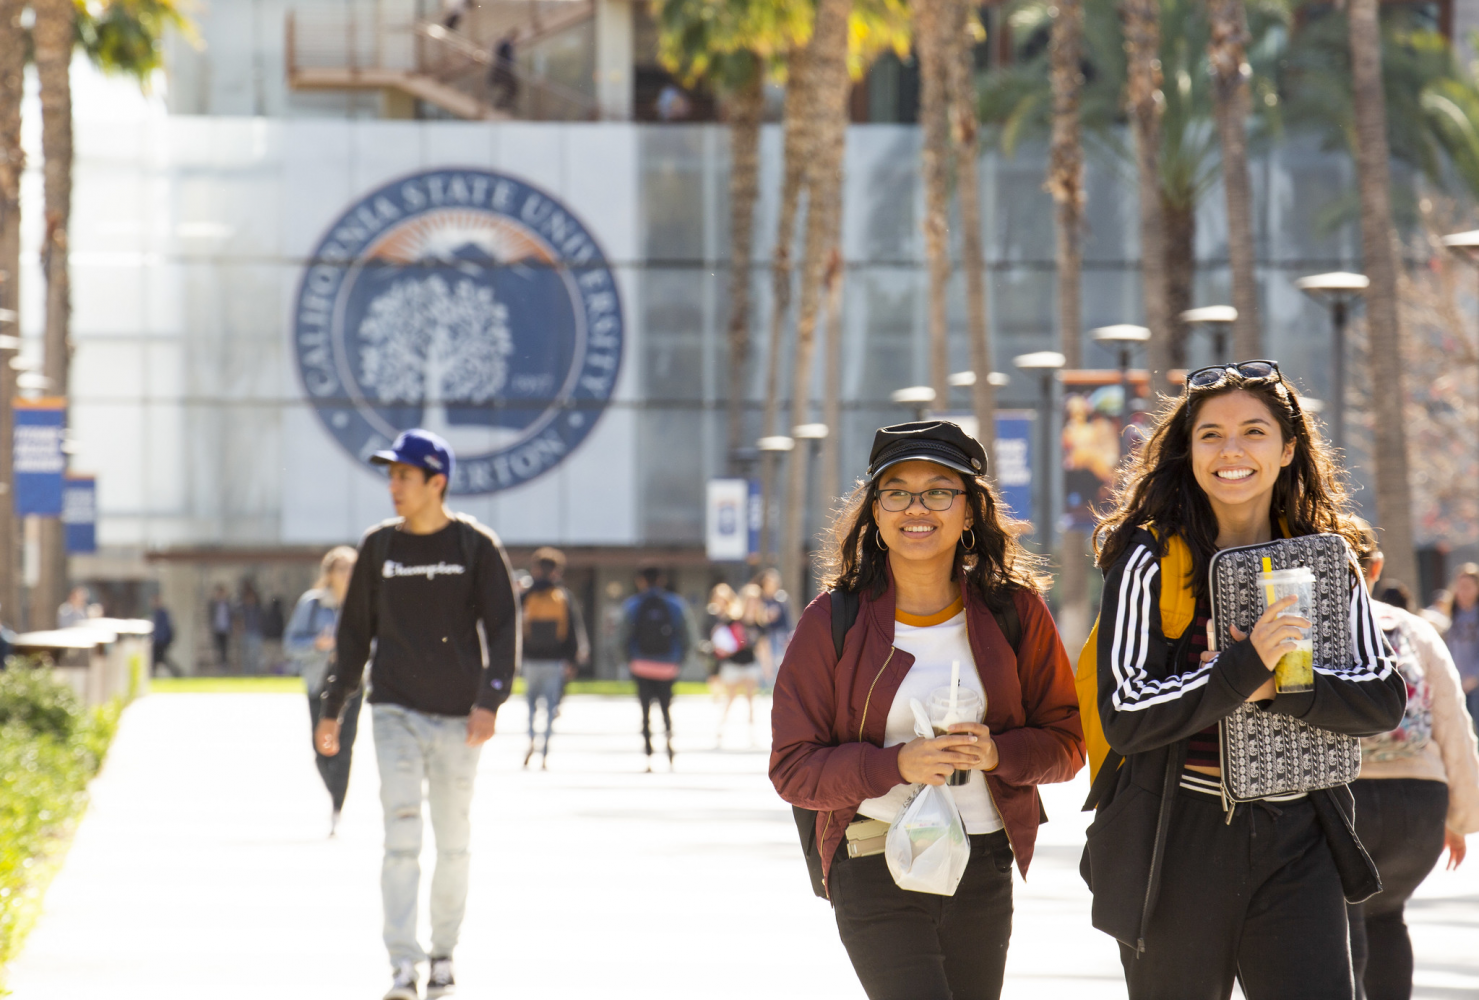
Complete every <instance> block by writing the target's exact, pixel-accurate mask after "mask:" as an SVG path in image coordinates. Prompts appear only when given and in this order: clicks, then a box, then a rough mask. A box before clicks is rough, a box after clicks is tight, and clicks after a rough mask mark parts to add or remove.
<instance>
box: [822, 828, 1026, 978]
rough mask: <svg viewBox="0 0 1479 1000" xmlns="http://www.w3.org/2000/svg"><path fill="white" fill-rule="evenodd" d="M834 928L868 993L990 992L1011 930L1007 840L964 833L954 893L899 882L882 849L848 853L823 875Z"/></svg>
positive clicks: (1001, 966) (996, 835)
mask: <svg viewBox="0 0 1479 1000" xmlns="http://www.w3.org/2000/svg"><path fill="white" fill-rule="evenodd" d="M827 888H828V891H829V892H830V894H831V897H832V906H833V907H834V908H835V910H836V911H837V931H838V933H839V934H841V935H842V944H843V946H844V947H846V948H847V955H848V957H849V958H851V959H852V967H853V970H854V971H855V972H857V974H858V979H859V981H861V982H862V984H863V990H864V991H865V992H866V993H867V994H868V1000H997V997H999V996H1001V981H1002V976H1003V975H1004V974H1005V973H1006V966H1007V942H1008V941H1010V940H1011V937H1012V848H1011V845H1010V844H1009V843H1008V842H1007V835H1006V834H1005V833H1004V832H1001V831H998V832H996V833H985V834H977V835H976V836H973V837H971V860H970V864H968V865H966V869H965V876H964V877H962V878H961V880H960V885H959V886H957V887H956V889H955V895H953V896H937V895H935V894H934V893H929V892H911V891H909V890H907V889H900V888H899V887H898V886H897V885H895V884H894V877H893V875H891V874H889V870H888V862H886V861H885V860H884V858H883V855H882V854H874V855H872V856H871V857H866V858H849V857H848V856H847V842H846V841H843V845H842V848H841V849H840V850H839V851H838V852H837V856H836V858H835V859H834V860H833V862H832V871H831V874H830V875H829V876H828V878H827Z"/></svg>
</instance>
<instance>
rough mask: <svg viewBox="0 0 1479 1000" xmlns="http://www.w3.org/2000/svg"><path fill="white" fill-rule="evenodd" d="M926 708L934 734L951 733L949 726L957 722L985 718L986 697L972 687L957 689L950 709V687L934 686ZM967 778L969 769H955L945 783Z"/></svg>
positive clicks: (977, 720) (960, 782)
mask: <svg viewBox="0 0 1479 1000" xmlns="http://www.w3.org/2000/svg"><path fill="white" fill-rule="evenodd" d="M928 708H929V715H930V726H931V727H932V728H933V729H934V731H935V735H936V736H949V735H951V734H950V727H951V726H953V725H955V724H956V723H957V722H980V721H981V720H982V719H984V718H986V699H985V698H983V697H982V696H981V694H980V693H979V692H977V691H976V690H975V689H974V688H968V687H962V688H958V689H957V693H956V699H955V710H954V711H951V709H950V689H949V688H948V687H942V688H935V689H934V690H933V691H931V692H930V697H929V706H928ZM969 780H971V772H970V771H962V770H956V772H955V773H954V774H952V775H950V777H949V778H948V779H946V784H950V785H963V784H965V783H966V782H967V781H969Z"/></svg>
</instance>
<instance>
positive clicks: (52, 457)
mask: <svg viewBox="0 0 1479 1000" xmlns="http://www.w3.org/2000/svg"><path fill="white" fill-rule="evenodd" d="M66 425H67V401H66V400H64V399H60V398H54V397H53V398H45V399H19V400H16V402H15V436H14V438H13V441H14V447H15V453H14V457H13V459H12V462H13V465H12V468H13V470H14V477H13V480H14V483H15V512H16V514H18V515H21V516H25V515H27V514H38V515H40V516H42V517H59V516H60V515H61V513H62V474H63V472H64V471H65V470H66V467H67V458H66V456H65V455H64V454H63V453H62V436H63V434H64V433H65V430H66Z"/></svg>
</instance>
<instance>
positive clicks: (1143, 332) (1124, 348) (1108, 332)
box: [1089, 323, 1150, 432]
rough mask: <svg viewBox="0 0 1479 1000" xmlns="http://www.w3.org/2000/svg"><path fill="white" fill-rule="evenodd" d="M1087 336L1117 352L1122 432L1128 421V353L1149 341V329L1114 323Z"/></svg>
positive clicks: (1091, 331) (1094, 330) (1092, 331)
mask: <svg viewBox="0 0 1479 1000" xmlns="http://www.w3.org/2000/svg"><path fill="white" fill-rule="evenodd" d="M1089 336H1090V337H1093V338H1094V339H1095V340H1096V341H1098V342H1099V343H1101V344H1105V345H1107V346H1109V347H1113V348H1116V349H1117V350H1118V352H1119V369H1120V430H1121V431H1122V432H1123V431H1124V429H1125V426H1126V425H1127V424H1128V423H1129V421H1130V409H1131V407H1130V352H1132V351H1133V350H1135V348H1136V346H1137V345H1140V344H1143V343H1145V342H1146V341H1148V340H1150V328H1149V327H1144V326H1135V325H1133V324H1131V323H1115V324H1114V325H1112V326H1101V327H1098V328H1096V329H1093V330H1090V331H1089Z"/></svg>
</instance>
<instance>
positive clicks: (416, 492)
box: [314, 429, 519, 1000]
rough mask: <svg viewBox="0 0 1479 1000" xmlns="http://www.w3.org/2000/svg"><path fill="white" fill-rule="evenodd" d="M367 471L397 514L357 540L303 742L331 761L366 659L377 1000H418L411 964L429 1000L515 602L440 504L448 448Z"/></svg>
mask: <svg viewBox="0 0 1479 1000" xmlns="http://www.w3.org/2000/svg"><path fill="white" fill-rule="evenodd" d="M370 461H372V462H373V463H375V464H377V465H388V466H390V497H391V500H392V501H393V502H394V503H395V510H396V513H397V514H398V515H399V516H398V517H396V518H393V519H391V520H389V521H385V522H383V523H381V524H379V525H376V526H375V527H374V528H371V529H370V530H369V531H368V532H366V533H365V537H364V540H363V541H361V542H360V548H359V558H358V561H357V562H355V564H354V573H353V575H352V576H351V577H350V581H349V591H348V593H347V594H346V595H345V598H344V606H343V610H342V611H341V612H340V616H339V629H338V634H337V640H336V642H337V645H336V648H335V662H334V665H333V666H332V667H331V668H330V670H329V675H328V678H327V680H326V682H325V684H324V694H323V706H322V713H323V714H322V715H321V716H320V718H319V723H318V729H317V731H316V733H315V738H314V742H315V743H316V744H317V746H318V748H319V751H320V752H321V753H323V754H326V755H328V756H330V757H332V756H334V754H336V753H338V751H339V737H340V729H341V722H340V720H341V717H342V715H343V712H344V708H345V705H346V703H347V702H348V701H349V699H350V697H351V696H352V695H353V694H354V693H355V692H356V691H358V690H359V688H360V683H361V680H362V678H363V674H364V667H365V662H366V661H367V660H369V662H370V694H369V701H370V719H371V722H372V723H373V725H374V731H375V757H376V761H377V762H378V764H379V767H380V805H381V807H382V808H383V810H384V813H385V860H384V863H383V865H382V867H381V870H380V892H381V898H382V901H383V903H384V907H385V923H384V939H385V947H386V950H387V951H389V952H390V963H391V968H392V976H393V978H392V982H391V987H390V990H389V991H388V992H387V993H386V994H385V1000H419V996H418V993H417V988H416V987H417V972H416V965H417V963H419V962H422V961H425V960H427V959H428V957H429V959H430V963H431V971H430V975H429V977H428V979H427V983H426V993H425V996H426V1000H435V998H438V997H445V996H448V995H450V994H451V993H452V992H453V991H454V990H455V989H456V983H455V978H454V975H453V966H452V951H453V949H454V948H456V946H457V941H458V937H459V936H460V934H461V930H462V917H463V914H464V913H465V912H466V909H467V886H468V871H469V863H470V860H471V855H470V853H469V851H468V847H469V845H470V844H471V838H472V829H471V826H470V824H469V822H468V817H469V814H470V811H471V807H472V794H473V785H474V779H475V778H476V776H477V769H478V757H479V755H480V752H481V750H482V746H483V744H484V743H486V742H488V740H489V739H491V738H492V736H493V731H494V728H495V726H496V724H497V721H498V716H497V712H498V707H499V706H500V705H502V704H503V702H504V701H505V700H507V698H508V696H509V692H510V691H511V690H512V687H513V680H514V675H515V674H516V673H517V672H518V667H519V662H518V661H519V604H518V598H517V597H516V594H515V589H514V588H515V584H514V579H513V569H512V568H511V567H510V566H509V564H508V556H507V554H505V552H504V551H503V545H502V543H501V542H499V540H498V537H497V536H496V535H495V534H493V532H492V531H490V530H489V529H488V528H486V527H484V526H483V525H481V524H479V523H478V522H477V521H476V520H474V519H473V518H471V517H469V516H467V515H465V514H454V513H453V512H452V511H451V510H450V509H449V508H448V507H447V504H446V495H447V483H448V481H449V480H450V478H451V475H452V472H453V468H454V466H453V461H454V460H453V457H452V449H451V448H450V447H449V446H448V445H447V442H445V441H443V440H442V439H441V438H440V437H438V436H437V435H435V434H433V433H431V432H430V431H425V430H420V429H417V430H410V431H405V432H404V433H402V434H401V435H400V436H399V437H397V438H396V439H395V443H394V444H393V445H392V446H391V447H390V449H389V450H386V451H377V452H375V453H374V454H373V455H372V456H371V457H370ZM372 648H373V650H374V657H373V659H372V658H371V655H370V654H371V649H372ZM423 803H425V804H426V805H427V807H428V811H429V812H430V814H431V828H432V832H433V834H434V835H435V837H436V850H437V862H436V871H435V872H434V873H433V875H432V878H431V952H430V955H429V956H428V954H427V952H425V951H424V950H422V947H421V944H420V942H419V940H418V938H417V928H416V910H417V898H418V892H419V887H420V882H421V863H420V858H421V835H422V822H421V811H422V805H423Z"/></svg>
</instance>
